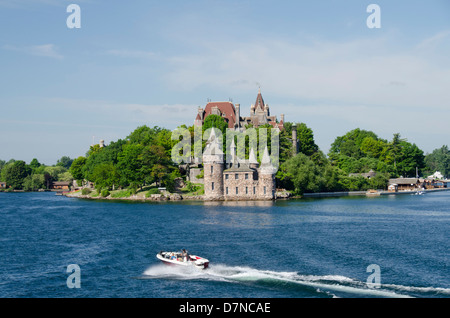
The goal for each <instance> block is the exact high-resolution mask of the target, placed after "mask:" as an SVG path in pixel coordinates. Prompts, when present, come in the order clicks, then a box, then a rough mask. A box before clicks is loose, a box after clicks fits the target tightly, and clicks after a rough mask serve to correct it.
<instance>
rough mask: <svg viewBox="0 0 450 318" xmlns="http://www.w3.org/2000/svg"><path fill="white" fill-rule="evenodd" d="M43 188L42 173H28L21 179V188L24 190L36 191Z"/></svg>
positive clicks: (43, 178)
mask: <svg viewBox="0 0 450 318" xmlns="http://www.w3.org/2000/svg"><path fill="white" fill-rule="evenodd" d="M45 188H46V183H45V176H44V174H30V175H28V176H27V177H25V179H24V181H23V189H24V190H25V191H37V190H39V189H45Z"/></svg>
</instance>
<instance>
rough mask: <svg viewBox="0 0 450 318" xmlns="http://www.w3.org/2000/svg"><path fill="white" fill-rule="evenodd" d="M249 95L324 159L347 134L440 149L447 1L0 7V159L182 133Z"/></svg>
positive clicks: (447, 112) (27, 0) (73, 153)
mask: <svg viewBox="0 0 450 318" xmlns="http://www.w3.org/2000/svg"><path fill="white" fill-rule="evenodd" d="M71 3H74V4H77V5H78V6H79V8H80V26H81V27H80V28H69V27H68V25H67V19H68V17H69V16H70V15H71V14H72V11H70V12H67V7H68V6H69V4H71ZM370 4H377V5H378V6H379V8H380V19H379V21H380V28H369V27H368V25H367V19H368V18H369V16H370V15H371V14H372V13H373V12H372V11H371V12H367V7H368V6H369V5H370ZM259 87H260V88H261V92H262V95H263V98H264V100H265V102H266V103H267V104H269V106H270V111H271V114H272V115H277V116H278V118H280V117H279V116H280V114H285V121H290V122H298V123H300V122H303V123H305V124H306V125H307V126H308V127H310V128H311V129H312V130H313V132H314V137H315V141H316V143H317V144H318V146H319V147H320V149H321V150H322V151H323V152H324V153H328V150H329V148H330V145H331V143H332V142H333V141H334V140H335V138H336V137H337V136H342V135H344V134H345V133H347V132H348V131H350V130H352V129H355V128H361V129H365V130H371V131H373V132H374V133H376V134H377V135H378V136H379V137H380V138H383V139H386V140H392V136H393V134H395V133H400V134H401V136H402V138H406V139H407V140H408V141H409V142H411V143H415V144H416V145H417V146H419V148H421V149H422V150H423V151H424V152H425V153H430V152H432V151H433V150H434V149H436V148H440V147H441V146H443V145H449V144H450V142H449V136H450V125H449V118H450V1H446V0H430V1H415V0H412V1H411V0H410V1H401V0H396V1H392V0H391V1H385V0H383V1H382V0H371V1H363V0H321V1H299V0H296V1H293V0H289V1H286V0H278V1H269V0H258V1H256V0H239V1H238V0H208V1H207V0H203V1H202V0H199V1H196V0H192V1H188V0H183V1H179V0H171V1H149V0H145V1H144V0H135V1H126V2H125V1H118V0H109V1H106V0H103V1H100V0H71V1H65V0H0V159H2V160H6V161H8V160H9V159H12V158H14V159H16V160H24V161H26V162H27V163H29V162H30V161H31V160H32V159H33V158H37V159H38V160H39V161H40V162H41V163H44V164H47V165H53V164H55V163H56V161H57V160H58V159H59V158H61V157H62V156H69V157H71V158H76V157H78V156H83V155H85V153H86V151H87V150H88V149H89V146H90V145H91V144H92V143H98V142H99V140H100V139H103V140H105V143H106V144H108V143H110V142H111V141H116V140H118V139H123V138H125V137H126V136H128V135H129V134H130V133H131V132H132V131H133V130H134V129H136V128H137V127H138V126H142V125H147V126H149V127H153V126H159V127H164V128H167V129H171V130H172V129H175V128H176V127H177V126H179V125H182V124H186V125H192V124H193V121H194V119H195V116H196V114H197V108H198V107H199V106H202V107H204V106H205V105H206V102H207V100H208V99H210V100H212V101H228V100H230V99H231V100H232V101H233V102H234V103H239V104H240V105H241V115H242V116H248V115H249V112H250V105H251V104H252V103H254V102H255V100H256V96H257V93H258V88H259Z"/></svg>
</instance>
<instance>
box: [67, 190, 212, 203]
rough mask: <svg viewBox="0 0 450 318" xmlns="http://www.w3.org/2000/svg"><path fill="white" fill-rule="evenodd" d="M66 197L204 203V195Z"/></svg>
mask: <svg viewBox="0 0 450 318" xmlns="http://www.w3.org/2000/svg"><path fill="white" fill-rule="evenodd" d="M63 195H64V196H66V197H69V198H77V199H89V200H118V201H142V202H149V201H182V200H183V201H202V200H203V195H190V196H188V195H185V196H183V195H181V194H179V193H170V194H152V195H150V196H149V197H145V196H143V195H137V194H135V195H131V196H129V197H118V198H115V197H112V196H111V195H109V196H107V197H102V196H95V197H93V196H91V195H83V194H81V193H79V192H68V193H63Z"/></svg>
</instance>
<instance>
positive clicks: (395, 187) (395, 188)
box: [388, 178, 424, 192]
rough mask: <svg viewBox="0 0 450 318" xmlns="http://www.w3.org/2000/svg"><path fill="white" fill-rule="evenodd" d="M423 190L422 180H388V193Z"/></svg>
mask: <svg viewBox="0 0 450 318" xmlns="http://www.w3.org/2000/svg"><path fill="white" fill-rule="evenodd" d="M422 188H424V184H423V180H422V181H421V180H420V179H419V178H396V179H389V186H388V191H389V192H399V191H417V190H420V189H422Z"/></svg>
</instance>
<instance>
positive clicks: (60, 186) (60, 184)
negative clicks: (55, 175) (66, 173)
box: [50, 181, 70, 190]
mask: <svg viewBox="0 0 450 318" xmlns="http://www.w3.org/2000/svg"><path fill="white" fill-rule="evenodd" d="M50 188H51V189H52V190H70V182H68V181H55V182H52V183H51V186H50Z"/></svg>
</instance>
